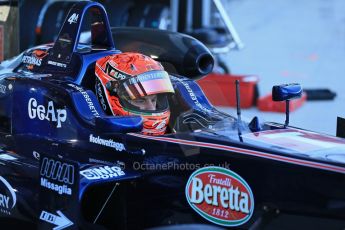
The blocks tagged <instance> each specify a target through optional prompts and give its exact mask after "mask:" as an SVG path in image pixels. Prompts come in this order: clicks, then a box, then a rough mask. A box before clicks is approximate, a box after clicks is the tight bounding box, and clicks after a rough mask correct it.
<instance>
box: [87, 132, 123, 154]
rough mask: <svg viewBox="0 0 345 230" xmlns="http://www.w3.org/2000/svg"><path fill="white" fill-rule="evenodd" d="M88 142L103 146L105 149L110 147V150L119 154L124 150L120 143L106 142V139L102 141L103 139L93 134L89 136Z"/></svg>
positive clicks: (109, 140) (111, 140)
mask: <svg viewBox="0 0 345 230" xmlns="http://www.w3.org/2000/svg"><path fill="white" fill-rule="evenodd" d="M89 142H90V143H94V144H97V145H103V146H106V147H110V148H113V149H115V150H116V151H119V152H122V151H125V150H126V148H125V146H124V144H122V143H119V142H116V141H113V139H108V140H106V139H103V138H101V137H99V136H97V137H96V136H94V135H93V134H90V137H89Z"/></svg>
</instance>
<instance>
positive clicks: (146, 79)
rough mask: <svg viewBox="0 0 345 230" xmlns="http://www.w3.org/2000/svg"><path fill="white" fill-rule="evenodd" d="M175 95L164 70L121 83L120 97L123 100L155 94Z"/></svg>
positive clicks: (144, 74) (150, 72)
mask: <svg viewBox="0 0 345 230" xmlns="http://www.w3.org/2000/svg"><path fill="white" fill-rule="evenodd" d="M161 93H174V88H173V86H172V84H171V81H170V78H169V74H168V73H167V72H165V71H162V70H154V71H149V72H146V73H143V74H140V75H137V76H135V77H132V78H129V79H127V80H125V81H123V82H121V84H120V86H119V91H118V95H119V96H120V97H121V98H123V99H127V100H129V99H131V100H133V99H138V98H140V97H145V96H149V95H154V94H161Z"/></svg>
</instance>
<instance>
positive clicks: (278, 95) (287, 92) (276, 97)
mask: <svg viewBox="0 0 345 230" xmlns="http://www.w3.org/2000/svg"><path fill="white" fill-rule="evenodd" d="M302 93H303V90H302V87H301V85H300V84H298V83H292V84H284V85H275V86H273V88H272V100H273V101H285V102H286V111H285V113H286V119H285V125H284V127H285V128H286V127H287V126H288V125H289V115H290V100H292V99H296V98H300V97H301V96H302Z"/></svg>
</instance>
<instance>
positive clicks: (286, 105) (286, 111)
mask: <svg viewBox="0 0 345 230" xmlns="http://www.w3.org/2000/svg"><path fill="white" fill-rule="evenodd" d="M285 103H286V104H285V114H286V117H285V124H284V128H286V127H288V126H289V120H290V119H289V117H290V100H286V101H285Z"/></svg>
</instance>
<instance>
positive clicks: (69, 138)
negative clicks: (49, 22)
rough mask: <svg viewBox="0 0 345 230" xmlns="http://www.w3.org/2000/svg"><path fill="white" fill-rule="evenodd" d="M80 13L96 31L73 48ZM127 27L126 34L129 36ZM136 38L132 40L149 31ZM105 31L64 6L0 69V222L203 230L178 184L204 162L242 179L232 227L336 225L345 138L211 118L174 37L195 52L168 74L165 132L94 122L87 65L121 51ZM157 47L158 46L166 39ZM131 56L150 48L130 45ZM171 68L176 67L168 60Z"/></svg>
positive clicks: (344, 195) (79, 7)
mask: <svg viewBox="0 0 345 230" xmlns="http://www.w3.org/2000/svg"><path fill="white" fill-rule="evenodd" d="M89 12H90V13H91V14H93V16H94V18H96V20H97V21H100V22H101V23H100V24H97V25H96V24H95V23H93V24H92V23H91V27H92V26H96V28H93V27H92V28H91V33H92V34H91V40H90V41H91V43H90V44H81V43H80V42H79V41H80V34H82V32H83V31H82V29H83V27H82V22H83V20H84V16H85V15H87V13H89ZM85 18H86V16H85ZM85 20H86V19H85ZM129 30H130V31H127V32H126V33H129V34H130V35H131V36H133V33H134V32H133V31H135V29H129ZM140 32H141V33H140V34H138V36H139V35H140V36H143V38H142V39H143V40H145V36H146V35H147V36H151V35H152V33H154V31H152V30H147V31H143V30H142V29H141V30H140ZM143 32H147V33H148V34H146V35H145V34H144V33H143ZM160 33H163V32H162V31H160V32H157V34H160ZM167 33H168V34H169V33H171V32H167ZM111 34H112V33H111V31H110V29H109V23H108V20H107V16H106V13H105V11H104V8H103V7H102V6H101V5H100V4H98V3H93V2H87V1H85V2H81V3H78V4H76V5H75V6H74V7H73V8H72V9H71V11H70V13H69V14H68V17H67V18H66V21H65V23H64V26H63V27H62V29H61V31H60V34H59V37H58V38H57V40H56V42H55V43H54V44H48V45H44V46H40V47H35V48H32V49H30V50H27V51H25V52H24V53H23V54H21V55H19V56H18V57H15V58H14V59H12V60H9V61H5V62H3V63H2V64H1V67H0V73H1V76H0V86H1V87H0V88H1V90H0V91H1V92H0V145H1V152H0V164H1V165H0V198H1V199H0V216H1V217H2V218H1V219H2V220H4V219H5V222H6V220H7V219H10V218H15V219H16V220H20V221H25V222H26V223H30V224H32V226H34V227H37V228H39V229H52V228H54V227H56V226H62V227H61V228H60V229H63V228H70V229H78V228H80V229H92V228H95V229H102V227H103V228H106V229H142V228H147V227H156V226H165V225H178V224H205V225H209V224H210V225H211V224H212V223H211V222H209V221H207V220H206V219H204V218H202V217H201V216H200V215H199V214H198V213H197V212H195V211H194V210H193V209H192V208H191V207H190V205H189V204H188V202H187V200H186V196H185V187H186V184H187V181H188V178H189V177H190V175H191V174H192V173H193V172H194V171H195V170H197V169H198V168H203V167H206V166H210V165H214V166H219V167H223V168H228V169H231V170H232V171H234V172H236V173H237V174H238V175H240V176H241V177H242V178H245V180H246V182H247V183H248V184H249V186H250V187H251V190H252V192H253V195H254V198H255V208H254V212H253V213H252V216H251V219H250V220H249V221H248V222H246V223H245V224H243V225H242V226H238V227H237V228H244V229H247V228H250V227H252V228H258V229H259V228H262V227H264V226H266V225H268V226H269V225H270V224H272V222H273V224H274V223H275V221H278V223H281V224H284V225H285V224H286V223H288V222H290V221H289V219H286V215H292V216H298V217H299V218H306V220H309V219H308V218H312V220H313V222H315V223H317V224H318V226H323V225H322V223H326V225H327V228H338V227H339V226H341V227H344V226H345V223H344V219H345V160H344V159H345V147H344V146H345V141H343V140H342V139H340V138H335V137H331V136H325V135H322V134H317V133H313V132H309V131H305V130H301V129H297V128H293V127H284V125H281V124H276V123H264V124H261V125H260V130H253V129H250V128H249V126H248V124H247V123H245V122H239V121H238V120H237V119H236V118H234V117H233V116H230V115H228V114H224V113H222V112H219V111H218V110H217V109H215V108H214V107H213V106H212V105H211V104H210V103H209V102H208V100H207V98H206V97H205V95H204V93H203V92H202V90H201V89H200V87H199V86H198V85H197V83H196V82H195V81H194V80H193V79H194V78H195V76H196V75H197V74H196V73H199V72H201V73H206V72H205V71H209V70H208V68H204V69H201V70H199V72H197V69H198V68H197V67H195V66H196V65H197V64H198V60H199V61H200V59H202V58H205V57H206V56H207V53H208V51H207V49H206V48H204V47H203V46H202V44H199V42H198V41H196V40H194V39H192V38H190V37H184V35H178V34H177V35H176V34H175V35H174V36H177V37H179V38H180V37H181V36H182V38H183V39H182V40H184V41H185V42H186V43H185V44H189V45H190V46H191V47H192V46H193V45H194V46H197V47H198V48H197V49H194V51H193V52H194V54H193V55H192V56H188V57H186V60H188V61H187V64H188V65H189V66H187V67H181V66H178V67H177V68H175V70H177V71H172V72H171V80H172V83H173V86H174V89H175V95H173V96H171V97H170V98H169V103H170V108H171V121H170V127H169V129H170V132H168V133H167V134H165V135H162V136H145V135H142V134H141V133H140V131H141V128H142V118H141V117H139V116H127V117H113V116H109V115H107V114H105V112H104V111H103V109H102V108H101V105H100V104H99V102H98V100H97V97H96V95H95V93H94V81H95V76H94V74H93V73H94V65H95V62H96V60H97V59H99V58H101V57H104V56H107V55H111V54H116V53H119V52H121V51H120V50H117V49H115V47H116V46H114V43H113V39H112V36H111ZM113 34H116V32H115V33H114V31H113ZM114 36H115V35H114ZM171 36H172V35H169V36H168V37H171ZM114 38H115V41H116V37H114ZM156 39H157V44H160V42H161V43H162V44H163V43H164V42H166V41H165V40H164V39H161V38H160V37H158V38H156ZM188 39H189V40H188ZM146 42H147V41H146ZM122 43H123V44H122V45H121V47H122V46H125V44H129V43H130V41H128V42H127V43H126V41H122ZM115 45H116V44H115ZM131 47H132V46H131ZM131 47H127V49H129V50H131ZM120 49H121V48H120ZM121 50H122V49H121ZM191 50H192V49H190V52H191V53H193V52H192V51H191ZM132 51H141V52H144V53H145V52H146V54H147V55H150V52H151V50H150V49H147V50H145V47H142V46H140V45H138V46H137V47H132ZM181 52H182V51H181ZM164 55H165V56H164ZM205 55H206V56H205ZM195 56H197V58H194V57H195ZM164 57H169V55H166V54H161V56H158V59H159V58H161V59H159V60H160V61H164V62H169V60H171V59H169V58H166V59H165V60H163V59H164ZM191 59H193V60H194V59H195V60H194V62H191V61H190V60H191ZM208 62H209V60H208ZM171 63H173V64H175V65H182V64H181V63H182V62H181V63H180V60H176V59H172V61H171ZM181 69H182V70H183V71H184V72H183V71H182V72H181V71H179V70H181ZM186 69H190V70H191V75H190V76H188V71H186ZM203 71H204V72H203ZM181 73H183V74H184V75H185V76H181V75H180V74H181ZM239 129H240V132H239ZM270 132H272V133H274V134H275V135H276V134H279V135H287V134H291V133H292V134H294V136H298V137H301V136H308V135H309V136H311V137H310V138H311V139H312V140H313V141H311V142H310V143H308V144H314V145H313V146H315V145H317V144H318V145H319V146H320V148H319V149H315V148H309V149H308V148H307V149H306V150H305V151H299V149H298V148H295V147H291V148H290V147H289V145H288V144H287V143H285V144H286V145H284V144H281V143H278V142H274V141H272V142H269V141H267V140H266V139H265V138H262V139H260V138H258V137H261V136H262V135H264V134H267V133H270ZM296 133H297V134H296ZM295 134H296V135H295ZM269 137H270V136H269ZM308 140H309V139H308ZM315 140H318V141H319V142H317V143H316V142H315ZM309 147H310V146H309ZM284 215H285V216H284ZM290 217H291V216H290ZM324 221H326V222H324ZM276 223H277V222H276ZM302 223H303V222H301V224H302ZM290 224H291V223H290ZM309 224H311V223H310V222H309ZM278 226H279V225H278ZM280 226H282V225H280ZM295 226H299V223H298V222H297V223H296V225H295ZM307 226H309V225H307Z"/></svg>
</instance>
